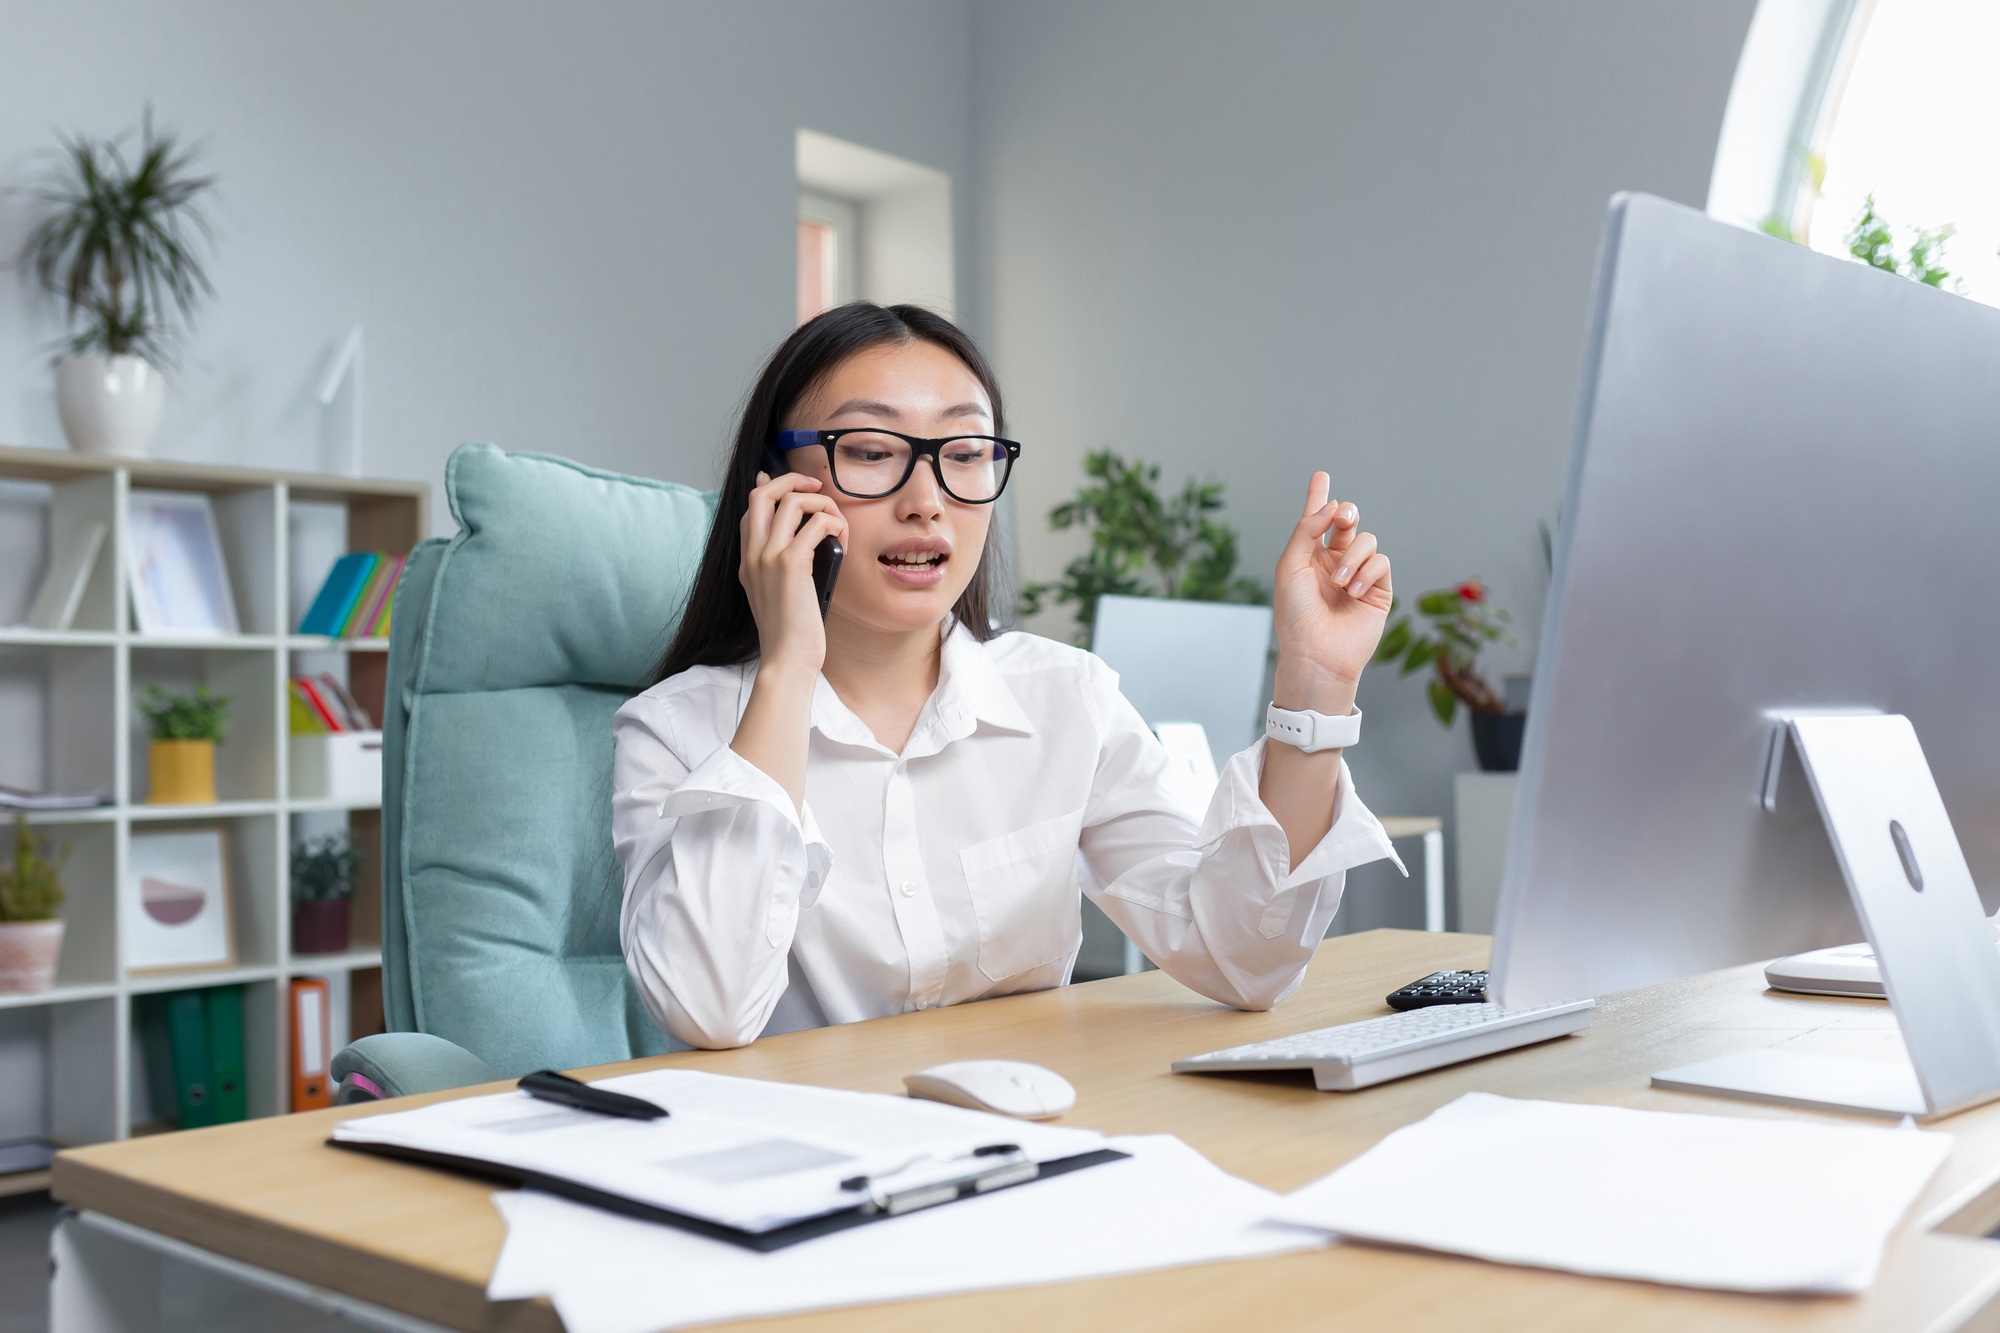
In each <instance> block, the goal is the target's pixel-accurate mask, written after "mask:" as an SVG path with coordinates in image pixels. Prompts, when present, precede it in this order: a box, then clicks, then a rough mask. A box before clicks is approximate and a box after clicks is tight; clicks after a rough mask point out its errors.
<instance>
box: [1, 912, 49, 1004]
mask: <svg viewBox="0 0 2000 1333" xmlns="http://www.w3.org/2000/svg"><path fill="white" fill-rule="evenodd" d="M62 938H63V923H62V922H61V921H60V920H56V921H0V995H6V994H16V995H18V994H23V993H26V994H34V993H36V992H38V991H45V990H48V989H49V988H50V987H51V986H54V985H55V984H56V963H57V961H58V960H59V959H60V958H61V957H62Z"/></svg>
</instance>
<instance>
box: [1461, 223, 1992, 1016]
mask: <svg viewBox="0 0 2000 1333" xmlns="http://www.w3.org/2000/svg"><path fill="white" fill-rule="evenodd" d="M1527 521H1528V519H1527V516H1524V517H1523V523H1524V524H1526V523H1527ZM1814 708H1825V709H1878V710H1881V711H1883V712H1891V713H1902V714H1905V715H1907V716H1908V717H1909V718H1910V719H1911V721H1912V722H1913V723H1914V725H1915V727H1916V732H1917V736H1918V738H1919V740H1920V742H1921V744H1922V746H1923V749H1924V752H1925V754H1926V756H1927V757H1928V759H1929V761H1930V765H1931V770H1932V772H1933V773H1934V774H1935V775H1936V779H1937V783H1938V787H1939V789H1940V791H1941V792H1942V794H1943V797H1944V800H1945V803H1946V809H1947V810H1948V812H1949V814H1950V816H1951V821H1952V824H1953V826H1954V827H1955V828H1956V830H1957V834H1958V838H1959V841H1960V843H1961V844H1962V846H1963V847H1964V850H1965V855H1966V859H1967V861H1968V863H1969V864H1970V866H1971V869H1972V873H1973V876H1974V879H1975V881H1976V882H1977V883H1978V884H1979V885H1980V886H1981V888H1982V891H1983V892H1984V894H1985V897H1986V899H1987V902H1986V906H1987V910H1989V911H1990V910H1992V907H1993V901H1992V900H1993V890H1994V889H1996V888H2000V311H1997V310H1993V309H1990V308H1988V307H1986V306H1983V305H1980V304H1978V303H1976V302H1973V301H1971V300H1968V299H1965V298H1963V297H1960V296H1956V295H1952V294H1950V293H1947V292H1941V291H1935V290H1932V289H1930V288H1928V287H1924V286H1921V285H1919V284H1917V283H1915V282H1911V281H1909V280H1907V279H1904V278H1899V277H1895V276H1893V275H1890V274H1887V273H1880V272H1876V271H1874V270H1872V269H1869V268H1866V267H1864V266H1862V265H1859V264H1854V263H1848V262H1845V261H1842V260H1837V259H1832V258H1829V257H1827V256H1825V255H1820V254H1816V253H1814V252H1812V251H1810V250H1807V249H1804V248H1802V247H1799V246H1795V245H1789V244H1786V243H1784V242H1782V241H1777V240H1774V239H1772V238H1770V237H1768V236H1762V235H1758V234H1756V233H1753V232H1748V231H1744V230H1740V229H1738V228H1736V227H1731V226H1728V225H1725V224H1723V223H1719V222H1715V221H1713V220H1711V219H1709V218H1707V217H1705V216H1703V215H1702V214H1700V213H1697V212H1694V211H1693V210H1691V209H1687V208H1683V207H1680V206H1678V205H1675V204H1670V203H1667V202H1665V201H1663V200H1659V199H1654V198H1649V197H1647V196H1644V195H1622V196H1620V197H1618V198H1617V199H1615V200H1613V201H1612V205H1611V211H1610V217H1609V219H1608V222H1607V225H1606V228H1605V233H1604V241H1603V246H1602V250H1601V252H1600V255H1599V260H1598V276H1597V287H1596V294H1595V298H1594V309H1593V314H1592V319H1591V326H1590V337H1589V342H1588V344H1587V346H1586V349H1585V357H1584V374H1583V386H1582V391H1581V398H1580V403H1579V407H1578V414H1577V426H1576V437H1575V445H1574V450H1573V453H1572V455H1571V462H1570V469H1569V480H1568V485H1567V489H1566V491H1565V493H1564V498H1563V508H1562V517H1561V522H1560V524H1559V529H1558V540H1557V543H1556V555H1555V570H1554V579H1553V583H1552V587H1551V590H1550V594H1549V606H1548V611H1547V615H1546V618H1545V621H1544V624H1543V628H1542V636H1541V648H1540V653H1539V657H1538V661H1537V666H1536V672H1535V681H1534V690H1533V695H1532V698H1531V702H1530V705H1529V710H1528V727H1527V740H1526V745H1525V749H1524V753H1523V756H1522V764H1521V775H1520V787H1519V796H1518V801H1517V804H1516V807H1515V813H1514V821H1513V826H1512V833H1511V835H1510V838H1509V844H1508V850H1507V861H1506V869H1505V872H1504V875H1503V879H1502V884H1501V890H1500V905H1499V911H1498V914H1497V918H1496V921H1495V932H1494V946H1493V963H1492V972H1493V976H1492V989H1493V993H1494V995H1495V997H1496V998H1497V999H1500V1000H1502V1001H1503V1002H1505V1003H1508V1004H1529V1003H1539V1002H1546V1001H1553V1000H1557V999H1563V998H1567V997H1570V996H1579V995H1599V994H1603V993H1605V992H1608V991H1614V990H1620V989H1623V988H1626V987H1631V986H1638V985H1645V984H1649V983H1653V982H1658V981H1663V980H1667V979H1670V978H1674V977H1680V976H1686V975H1690V974H1693V973H1696V972H1702V971H1707V970H1711V969H1714V968H1719V967H1725V966H1729V965H1731V964H1736V963H1745V962H1750V961H1753V960H1758V959H1764V958H1770V957H1773V956H1776V955H1779V954H1785V953H1791V952H1795V951H1798V950H1803V949H1811V948H1817V947H1822V946H1827V945H1834V944H1840V943H1843V942H1848V941H1853V940H1859V939H1860V938H1862V933H1861V927H1860V925H1859V923H1858V922H1857V920H1856V918H1855V914H1854V910H1853V908H1852V906H1851V905H1850V900H1849V895H1848V893H1847V891H1846V888H1845V886H1844V884H1843V881H1842V878H1841V872H1840V868H1839V866H1838V864H1837V863H1836V862H1835V860H1834V858H1833V855H1832V852H1831V850H1830V848H1829V844H1828V840H1827V835H1826V833H1825V831H1824V827H1823V825H1822V824H1821V821H1820V817H1819V814H1818V813H1817V811H1816V809H1815V807H1814V804H1813V799H1812V795H1811V792H1810V789H1809V787H1808V784H1807V783H1806V782H1805V781H1804V780H1803V778H1802V777H1801V776H1800V774H1799V773H1798V771H1797V770H1796V768H1793V769H1792V770H1791V771H1790V772H1788V773H1785V774H1784V775H1782V776H1781V779H1780V782H1779V787H1778V808H1777V810H1776V811H1775V812H1767V811H1766V810H1765V809H1764V808H1763V806H1762V804H1761V803H1760V792H1761V789H1762V786H1763V782H1764V769H1765V763H1766V758H1767V755H1768V754H1769V753H1770V744H1769V742H1770V736H1771V732H1772V727H1773V724H1772V722H1771V720H1770V717H1769V714H1771V713H1772V712H1774V711H1781V710H1788V709H1790V710H1799V709H1814ZM1785 762H1786V763H1787V764H1788V765H1796V763H1797V760H1796V759H1795V758H1788V759H1787V760H1786V761H1785Z"/></svg>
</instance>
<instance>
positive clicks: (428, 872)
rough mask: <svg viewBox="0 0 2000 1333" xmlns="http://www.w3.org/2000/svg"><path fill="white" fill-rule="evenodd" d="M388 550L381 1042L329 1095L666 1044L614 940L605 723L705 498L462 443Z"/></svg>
mask: <svg viewBox="0 0 2000 1333" xmlns="http://www.w3.org/2000/svg"><path fill="white" fill-rule="evenodd" d="M445 494H446V498H447V500H448V501H449V503H450V505H451V513H452V516H453V517H454V518H456V519H457V520H458V528H459V530H458V535H457V536H455V537H452V538H450V539H449V540H432V541H427V542H424V543H423V544H422V545H420V546H418V547H417V548H416V550H414V551H413V552H411V554H410V559H409V563H408V565H407V567H406V568H405V570H404V573H403V577H402V582H401V583H400V584H399V585H398V587H397V591H396V614H395V617H394V621H393V629H392V632H391V634H390V641H389V664H388V689H387V691H386V696H385V699H384V705H383V711H384V713H385V714H387V716H386V717H385V718H384V719H383V731H384V737H383V740H384V745H383V761H382V762H383V783H382V990H383V997H382V998H383V1007H384V1010H385V1013H386V1016H387V1019H388V1027H389V1029H390V1030H389V1031H388V1032H387V1033H384V1034H380V1035H377V1036H371V1037H364V1038H362V1039H361V1040H360V1041H357V1042H355V1043H353V1044H352V1045H350V1046H348V1047H347V1048H346V1049H345V1050H343V1051H341V1052H340V1054H339V1055H338V1056H336V1057H335V1058H334V1062H333V1074H334V1077H335V1078H336V1080H338V1082H339V1084H340V1086H341V1095H342V1099H343V1100H359V1099H364V1098H368V1097H396V1096H402V1095H405V1094H407V1093H415V1092H429V1091H434V1090H436V1089H439V1088H452V1087H462V1086H464V1085H466V1084H468V1083H477V1082H484V1081H486V1080H490V1079H496V1078H507V1077H514V1076H517V1075H520V1074H524V1073H527V1072H529V1071H530V1070H534V1069H541V1068H545V1067H547V1068H558V1069H569V1068H575V1067H577V1066H579V1065H589V1064H599V1063H603V1062H607V1061H612V1060H623V1059H629V1058H631V1057H633V1056H638V1055H647V1054H653V1053H656V1052H660V1051H665V1050H669V1049H672V1044H671V1043H670V1041H669V1039H668V1038H667V1037H666V1036H665V1035H664V1034H663V1033H661V1032H660V1030H659V1029H658V1027H656V1026H655V1025H654V1023H653V1020H652V1019H651V1017H650V1016H648V1015H647V1013H646V1010H645V1007H644V1006H643V1005H642V1004H641V1003H640V1000H639V997H638V993H637V992H636V991H635V990H634V989H633V986H632V983H631V981H630V980H629V978H628V977H627V975H626V972H625V961H624V956H623V952H622V951H621V949H620V948H619V943H618V909H619V903H620V899H621V897H622V893H623V875H622V872H621V871H620V869H619V865H618V859H617V857H616V855H615V854H614V853H613V851H612V847H611V718H612V714H614V713H615V712H617V711H618V708H619V705H621V704H623V703H624V702H625V700H626V699H627V698H629V697H630V696H631V694H632V692H633V690H634V689H635V688H637V687H638V686H639V685H641V684H643V683H644V681H645V678H646V676H647V674H648V673H649V672H650V670H651V669H652V666H653V664H654V663H655V662H656V661H657V660H658V659H659V655H660V653H661V651H662V649H663V648H664V646H665V644H666V641H667V636H668V635H669V634H671V632H672V627H673V625H674V624H675V623H677V622H678V619H679V616H680V610H681V606H682V604H683V603H684V601H685V600H686V597H687V592H688V588H689V587H690V585H691V584H692V583H693V580H694V571H695V568H696V566H697V565H698V564H699V562H700V559H701V550H702V546H703V543H704V542H706V540H707V538H708V529H709V525H710V523H711V522H712V521H713V518H714V512H715V502H716V497H715V495H714V494H713V493H706V494H705V493H702V492H699V491H694V490H690V489H689V488H687V487H685V486H676V485H672V484H669V483H666V482H658V481H647V480H644V479H642V478H639V477H625V476H619V475H617V474H615V473H610V472H600V471H597V470H595V469H592V468H587V467H583V466H580V465H578V464H576V463H572V462H569V461H567V460H565V459H561V458H551V457H547V456H545V455H539V454H510V453H506V452H503V451H502V450H500V449H496V448H494V447H493V446H492V445H487V444H467V445H464V446H461V447H460V448H459V449H458V450H457V451H455V452H454V453H453V454H452V456H451V459H450V461H449V462H448V463H447V464H446V465H445Z"/></svg>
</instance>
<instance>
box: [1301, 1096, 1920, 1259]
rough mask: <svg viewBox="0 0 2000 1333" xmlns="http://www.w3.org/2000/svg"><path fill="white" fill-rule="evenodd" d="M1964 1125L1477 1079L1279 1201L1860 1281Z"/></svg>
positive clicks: (1455, 1234)
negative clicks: (1727, 1106)
mask: <svg viewBox="0 0 2000 1333" xmlns="http://www.w3.org/2000/svg"><path fill="white" fill-rule="evenodd" d="M1950 1153H1951V1136H1950V1135H1949V1134H1937V1133H1926V1132H1919V1131H1918V1130H1916V1129H1915V1128H1914V1126H1912V1127H1910V1128H1906V1129H1872V1128H1861V1127H1855V1126H1847V1125H1830V1124H1824V1123H1816V1122H1812V1121H1802V1120H1753V1119H1749V1118H1744V1117H1733V1116H1710V1115H1677V1114H1667V1113H1662V1112H1658V1111H1632V1110H1626V1109H1624V1108H1622V1107H1615V1106H1580V1105H1575V1104H1572V1103H1569V1102H1539V1101H1516V1100H1513V1099H1510V1098H1506V1097H1496V1096H1493V1095H1492V1094H1490V1093H1483V1092H1473V1093H1467V1094H1466V1095H1465V1096H1463V1097H1460V1098H1459V1099H1458V1100H1457V1101H1455V1102H1452V1103H1451V1104H1450V1105H1448V1106H1445V1107H1442V1108H1441V1109H1439V1110H1437V1111H1435V1112H1433V1113H1432V1114H1431V1115H1430V1116H1429V1117H1427V1118H1426V1119H1424V1120H1421V1121H1419V1122H1418V1123H1416V1124H1414V1125H1410V1126H1408V1127H1407V1128H1404V1129H1399V1130H1397V1131H1396V1132H1395V1133H1393V1134H1391V1135H1389V1136H1388V1137H1387V1138H1385V1139H1383V1140H1382V1142H1380V1143H1378V1144H1376V1145H1375V1146H1374V1147H1373V1148H1371V1149H1369V1150H1368V1151H1367V1152H1365V1153H1363V1154H1362V1155H1361V1156H1359V1157H1357V1158H1355V1159H1354V1160H1353V1161H1352V1162H1349V1163H1348V1164H1347V1165H1346V1166H1344V1167H1342V1168H1341V1169H1340V1170H1338V1171H1335V1172H1334V1173H1333V1174H1332V1175H1330V1176H1327V1177H1326V1178H1325V1179H1323V1180H1320V1181H1318V1182H1317V1183H1315V1184H1311V1185H1308V1186H1306V1187H1305V1188H1304V1189H1302V1190H1299V1191H1298V1192H1297V1193H1295V1194H1292V1195H1289V1196H1288V1197H1287V1198H1286V1199H1285V1200H1284V1203H1283V1205H1282V1206H1281V1207H1279V1208H1277V1209H1275V1210H1273V1215H1274V1216H1275V1217H1277V1218H1279V1219H1282V1220H1284V1221H1289V1222H1294V1223H1298V1224H1300V1225H1303V1226H1312V1227H1318V1228H1320V1229H1322V1230H1324V1231H1326V1232H1329V1233H1332V1234H1335V1235H1338V1236H1340V1237H1343V1238H1347V1239H1353V1240H1371V1241H1381V1242H1386V1243H1389V1244H1394V1245H1410V1246H1416V1247H1420V1248H1423V1249H1429V1250H1441V1251H1445V1252H1447V1253H1451V1254H1466V1255H1472V1256H1474V1257H1476V1258H1480V1259H1491V1260H1495V1261H1497V1262H1500V1263H1510V1264H1529V1265H1533V1266H1536V1267H1541V1268H1559V1269H1564V1270H1567V1271H1569V1272H1574V1273H1593V1274H1599V1275H1602V1276H1606V1277H1622V1278H1638V1279H1642V1280H1645V1281H1649V1282H1665V1283H1672V1284H1675V1285H1679V1286H1692V1287H1715V1288H1720V1289H1723V1290H1730V1291H1756V1292H1857V1291H1862V1290H1865V1289H1866V1288H1867V1287H1868V1285H1869V1284H1870V1283H1871V1282H1873V1281H1874V1280H1875V1273H1876V1270H1877V1269H1878V1268H1879V1267H1880V1265H1881V1262H1882V1248H1883V1246H1884V1245H1885V1244H1886V1243H1887V1241H1888V1238H1889V1235H1890V1233H1891V1232H1892V1231H1893V1230H1894V1229H1895V1227H1896V1224H1897V1222H1898V1221H1900V1220H1901V1218H1902V1216H1903V1214H1904V1213H1906V1212H1907V1211H1909V1208H1910V1205H1911V1204H1913V1203H1914V1202H1916V1198H1917V1195H1918V1194H1919V1193H1920V1192H1921V1191H1922V1190H1923V1187H1924V1185H1925V1183H1926V1182H1928V1181H1929V1180H1930V1178H1931V1176H1932V1175H1933V1174H1935V1173H1936V1171H1937V1169H1938V1167H1939V1166H1940V1165H1941V1164H1942V1163H1943V1162H1944V1159H1945V1158H1946V1157H1947V1156H1949V1155H1950Z"/></svg>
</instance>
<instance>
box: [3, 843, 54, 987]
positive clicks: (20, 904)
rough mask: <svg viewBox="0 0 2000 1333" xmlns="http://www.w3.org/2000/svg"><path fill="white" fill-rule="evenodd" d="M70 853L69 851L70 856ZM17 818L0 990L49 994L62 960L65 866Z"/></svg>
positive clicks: (6, 869)
mask: <svg viewBox="0 0 2000 1333" xmlns="http://www.w3.org/2000/svg"><path fill="white" fill-rule="evenodd" d="M66 855H67V854H66V853H65V856H66ZM64 859H65V857H62V856H59V857H51V856H50V855H49V849H48V845H47V844H46V843H44V842H40V841H38V840H37V839H36V838H34V837H33V836H32V835H30V834H29V832H28V817H27V816H26V815H20V814H17V815H15V816H14V863H13V865H11V866H0V992H13V993H20V992H33V991H45V990H48V989H49V988H50V987H52V986H54V985H55V984H56V962H57V960H58V959H60V958H61V957H62V938H63V923H62V919H61V918H60V917H58V916H57V915H56V912H57V911H58V910H59V909H60V908H61V907H62V902H63V889H62V862H63V860H64Z"/></svg>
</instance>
